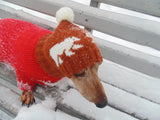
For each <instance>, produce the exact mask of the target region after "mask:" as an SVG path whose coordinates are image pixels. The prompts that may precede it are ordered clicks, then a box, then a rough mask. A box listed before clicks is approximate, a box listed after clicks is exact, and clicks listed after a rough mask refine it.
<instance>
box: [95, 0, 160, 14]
mask: <svg viewBox="0 0 160 120" xmlns="http://www.w3.org/2000/svg"><path fill="white" fill-rule="evenodd" d="M95 1H97V2H100V3H106V4H110V5H113V6H118V7H122V8H126V9H129V10H134V11H137V12H142V13H145V14H149V15H153V16H157V17H160V1H159V0H95Z"/></svg>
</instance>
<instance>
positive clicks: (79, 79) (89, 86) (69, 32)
mask: <svg viewBox="0 0 160 120" xmlns="http://www.w3.org/2000/svg"><path fill="white" fill-rule="evenodd" d="M67 11H69V13H68V14H69V15H70V14H71V13H72V14H73V11H72V10H71V9H70V8H63V9H60V10H59V11H58V13H57V16H60V18H61V19H59V18H58V21H60V23H59V25H58V27H57V28H56V29H55V31H54V33H52V34H48V35H46V36H44V37H43V38H42V39H41V40H40V41H39V44H38V45H37V48H38V49H37V52H36V56H37V60H38V61H39V63H40V65H41V67H42V68H43V69H44V71H45V72H46V73H48V74H49V75H52V76H54V77H64V76H65V77H69V78H71V79H72V81H73V83H74V84H75V86H76V88H77V89H78V90H79V92H80V93H81V94H82V95H83V96H84V97H85V98H86V99H88V100H89V101H91V102H93V103H95V104H96V105H97V107H104V106H105V105H106V104H107V97H106V95H105V92H104V88H103V86H102V84H101V82H100V80H99V78H98V75H97V71H98V66H99V64H100V63H101V62H102V61H103V58H102V56H101V52H100V50H99V49H98V47H97V45H96V43H95V42H94V41H93V37H92V36H91V34H90V33H89V32H87V31H86V30H84V29H81V28H80V27H78V26H77V25H75V24H73V23H72V22H71V20H70V18H73V15H72V17H71V15H70V16H69V20H68V16H66V14H67ZM62 13H63V15H62ZM64 13H65V14H64ZM59 14H60V15H59Z"/></svg>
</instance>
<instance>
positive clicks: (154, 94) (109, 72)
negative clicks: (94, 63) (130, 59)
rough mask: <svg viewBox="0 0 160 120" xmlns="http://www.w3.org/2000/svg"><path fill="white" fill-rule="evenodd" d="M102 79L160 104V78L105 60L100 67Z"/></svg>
mask: <svg viewBox="0 0 160 120" xmlns="http://www.w3.org/2000/svg"><path fill="white" fill-rule="evenodd" d="M98 72H99V77H100V79H101V80H102V81H104V82H106V83H108V84H111V85H113V86H116V87H118V88H121V89H123V90H125V91H128V92H130V93H132V94H136V95H137V96H140V97H143V98H146V99H149V100H150V101H153V102H155V103H158V104H160V92H159V91H160V87H159V86H160V80H159V79H158V78H153V77H151V76H147V75H145V74H142V73H139V72H137V71H134V70H131V69H128V68H126V67H123V66H120V65H118V64H115V63H113V62H110V61H107V60H104V61H103V63H102V65H101V66H100V68H99V71H98Z"/></svg>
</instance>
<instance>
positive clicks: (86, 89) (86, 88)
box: [71, 63, 108, 108]
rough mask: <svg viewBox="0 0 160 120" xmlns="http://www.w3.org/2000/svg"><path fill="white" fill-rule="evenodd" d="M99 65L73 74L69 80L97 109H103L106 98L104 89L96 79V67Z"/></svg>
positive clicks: (96, 64)
mask: <svg viewBox="0 0 160 120" xmlns="http://www.w3.org/2000/svg"><path fill="white" fill-rule="evenodd" d="M99 64H100V63H95V64H94V65H91V66H89V67H87V68H86V69H83V70H81V71H80V72H79V73H76V74H74V75H73V76H72V77H71V79H72V81H73V83H74V84H75V86H76V88H77V89H78V91H79V92H80V93H81V94H82V95H83V96H84V97H85V98H86V99H87V100H89V101H90V102H93V103H95V104H96V106H97V107H99V108H103V107H105V106H106V105H107V103H108V102H107V97H106V94H105V91H104V88H103V86H102V84H101V82H100V80H99V77H98V73H97V71H98V67H99Z"/></svg>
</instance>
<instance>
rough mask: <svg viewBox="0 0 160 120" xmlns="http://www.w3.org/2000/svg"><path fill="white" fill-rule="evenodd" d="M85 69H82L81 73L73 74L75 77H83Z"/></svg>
mask: <svg viewBox="0 0 160 120" xmlns="http://www.w3.org/2000/svg"><path fill="white" fill-rule="evenodd" d="M85 73H86V71H83V72H82V73H80V74H79V73H78V74H74V76H76V77H84V76H85Z"/></svg>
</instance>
